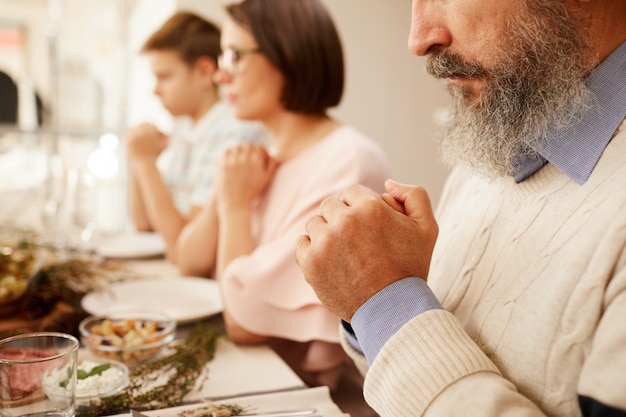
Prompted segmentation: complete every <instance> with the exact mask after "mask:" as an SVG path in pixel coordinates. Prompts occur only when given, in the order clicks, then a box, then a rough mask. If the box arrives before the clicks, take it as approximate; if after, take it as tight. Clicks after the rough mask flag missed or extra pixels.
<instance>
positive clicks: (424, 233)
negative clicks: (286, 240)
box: [296, 180, 439, 321]
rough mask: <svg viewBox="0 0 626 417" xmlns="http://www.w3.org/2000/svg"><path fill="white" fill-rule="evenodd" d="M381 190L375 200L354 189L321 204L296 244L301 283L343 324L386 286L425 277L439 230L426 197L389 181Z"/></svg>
mask: <svg viewBox="0 0 626 417" xmlns="http://www.w3.org/2000/svg"><path fill="white" fill-rule="evenodd" d="M385 188H386V190H387V193H385V194H383V195H379V194H377V193H375V192H374V191H372V190H370V189H368V188H366V187H363V186H358V185H356V186H352V187H350V188H348V189H347V190H346V191H345V192H344V193H343V194H342V196H341V197H340V198H328V199H326V200H324V201H323V202H322V204H321V206H320V214H319V215H316V216H314V217H312V218H311V219H310V220H309V221H308V222H307V224H306V232H307V234H306V235H303V236H301V237H300V238H299V240H298V243H297V249H296V258H297V261H298V264H299V265H300V267H301V268H302V271H303V273H304V275H305V278H306V280H307V281H308V282H309V284H310V285H311V286H312V287H313V289H314V290H315V292H316V293H317V295H318V297H319V298H320V300H321V301H322V302H323V303H324V304H325V305H326V307H327V308H329V309H330V310H331V311H332V312H334V313H335V314H337V315H338V316H339V317H341V318H342V319H344V320H346V321H350V320H351V319H352V316H353V315H354V313H355V312H356V310H357V309H358V308H359V307H360V306H361V305H362V304H363V303H364V302H365V301H367V300H368V299H369V298H371V297H372V296H373V295H374V294H376V293H377V292H378V291H380V290H381V289H383V288H384V287H386V286H387V285H389V284H391V283H393V282H395V281H398V280H400V279H403V278H406V277H420V278H423V279H427V276H428V269H429V267H430V259H431V256H432V252H433V248H434V246H435V241H436V239H437V234H438V231H439V229H438V226H437V222H436V220H435V217H434V214H433V211H432V207H431V204H430V199H429V197H428V194H427V193H426V191H425V190H424V189H423V188H421V187H416V186H408V185H401V184H398V183H396V182H394V181H391V180H388V181H387V182H386V184H385Z"/></svg>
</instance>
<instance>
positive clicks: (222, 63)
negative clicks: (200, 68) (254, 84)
mask: <svg viewBox="0 0 626 417" xmlns="http://www.w3.org/2000/svg"><path fill="white" fill-rule="evenodd" d="M259 52H261V49H260V48H254V49H246V50H242V49H235V48H228V49H225V50H224V52H222V54H221V55H220V56H219V57H218V58H217V66H218V67H219V69H221V70H222V71H224V72H226V73H227V74H228V75H230V76H231V77H234V76H235V75H237V72H238V69H239V68H238V66H239V65H238V64H239V60H240V59H241V58H242V57H244V56H246V55H249V54H256V53H259Z"/></svg>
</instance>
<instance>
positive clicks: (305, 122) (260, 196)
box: [177, 0, 391, 416]
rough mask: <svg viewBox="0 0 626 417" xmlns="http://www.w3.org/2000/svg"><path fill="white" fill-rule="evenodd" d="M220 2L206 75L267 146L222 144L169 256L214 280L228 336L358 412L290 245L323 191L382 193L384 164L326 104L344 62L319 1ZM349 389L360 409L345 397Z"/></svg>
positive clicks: (334, 94) (332, 332)
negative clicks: (200, 200) (205, 194)
mask: <svg viewBox="0 0 626 417" xmlns="http://www.w3.org/2000/svg"><path fill="white" fill-rule="evenodd" d="M227 12H228V18H227V20H226V22H225V23H224V25H223V28H222V39H221V45H222V55H221V57H220V59H219V69H218V71H217V73H216V75H215V79H216V81H217V82H219V83H220V84H222V86H223V89H224V94H225V97H226V98H227V99H228V100H229V101H230V102H231V103H232V105H233V108H234V111H235V115H236V116H237V117H238V118H240V119H243V120H251V121H259V122H261V123H262V124H263V125H264V126H265V128H266V130H267V131H268V132H269V133H270V139H271V142H272V147H271V148H270V149H267V148H265V147H263V146H262V145H256V144H247V145H242V146H238V147H234V148H231V149H229V150H227V151H226V152H225V154H224V156H223V157H222V160H221V162H220V165H219V166H218V172H217V173H216V182H215V188H214V194H213V196H212V198H211V199H210V202H209V203H208V204H207V205H206V206H205V207H204V209H203V211H202V212H201V213H200V214H199V215H198V216H197V217H196V218H195V219H194V220H193V221H192V222H191V223H190V224H189V225H188V226H187V227H186V228H185V230H183V232H182V233H181V238H180V239H179V245H178V250H177V262H178V265H179V267H180V269H181V272H182V273H183V274H184V275H203V276H212V277H215V278H216V279H217V280H218V281H219V283H220V287H221V289H222V297H223V301H224V306H225V308H224V319H225V323H226V329H227V331H228V334H229V335H230V337H231V338H232V339H233V341H235V342H236V343H267V344H268V345H270V346H272V347H273V348H274V349H275V350H276V352H277V353H278V354H280V355H281V356H282V357H283V358H284V359H285V361H286V362H287V363H288V364H289V365H290V366H291V367H292V368H293V369H294V371H295V372H296V373H297V374H298V375H299V376H300V377H301V378H302V379H303V380H304V381H305V382H307V383H308V384H310V385H328V386H330V387H331V392H333V394H334V398H336V401H337V403H338V404H339V405H340V406H343V407H344V409H345V411H348V412H351V413H352V415H355V416H356V415H359V416H362V415H367V414H368V413H370V412H371V410H369V409H368V408H367V407H366V405H365V403H364V402H363V400H362V394H361V392H360V388H361V384H362V380H361V379H360V377H357V372H356V370H355V369H354V368H353V365H352V364H351V362H349V361H348V360H347V357H346V354H345V353H344V352H343V350H342V348H341V346H340V344H339V332H338V330H339V320H338V318H337V317H336V316H335V315H333V314H331V313H330V312H329V310H327V309H326V308H325V307H324V306H323V305H322V304H321V302H320V301H319V299H318V298H317V296H316V295H315V293H314V292H313V291H312V289H311V287H310V286H309V285H308V284H307V283H306V281H305V280H304V277H303V275H302V272H301V270H300V268H299V267H298V265H297V263H296V260H295V243H296V241H297V238H298V236H299V235H301V234H302V233H304V225H305V223H306V219H308V218H309V217H311V216H312V215H313V214H314V213H315V212H316V211H317V208H318V207H319V205H320V203H321V202H322V201H323V200H324V199H326V198H328V197H331V196H335V197H336V196H339V195H340V193H341V191H342V190H344V189H345V188H346V187H347V186H348V185H351V184H355V183H357V184H363V185H366V186H368V187H371V188H374V189H376V190H379V191H381V192H382V191H383V190H384V181H385V179H386V178H388V177H389V176H390V175H391V172H390V168H389V163H388V161H387V158H386V157H385V155H384V153H383V152H382V150H381V149H380V148H379V146H377V145H376V144H375V143H374V142H373V141H372V140H370V139H369V138H367V137H366V136H365V135H363V134H362V133H360V132H359V131H357V130H356V129H354V128H352V127H350V126H348V125H345V124H342V123H341V122H339V121H337V120H335V119H333V118H332V117H330V116H329V114H328V110H329V109H330V108H331V107H334V106H336V105H337V104H338V103H339V102H340V100H341V96H342V93H343V86H344V61H343V50H342V46H341V41H340V39H339V35H338V33H337V30H336V28H335V26H334V24H333V21H332V18H331V16H330V15H329V14H328V12H327V10H326V9H325V8H324V6H323V5H322V4H321V3H320V1H318V0H289V1H285V0H246V1H243V2H242V3H239V4H234V5H230V6H228V7H227ZM352 377H354V379H352V380H350V378H352ZM348 381H350V382H349V383H348ZM350 389H352V391H351V392H353V393H354V397H353V398H351V399H348V400H349V401H353V402H354V401H355V399H356V402H360V403H359V406H361V405H362V406H363V408H362V409H350V408H349V407H348V406H347V405H345V403H344V399H346V398H347V397H349V395H347V396H344V395H343V394H345V393H346V392H347V391H349V390H350ZM342 390H345V391H342Z"/></svg>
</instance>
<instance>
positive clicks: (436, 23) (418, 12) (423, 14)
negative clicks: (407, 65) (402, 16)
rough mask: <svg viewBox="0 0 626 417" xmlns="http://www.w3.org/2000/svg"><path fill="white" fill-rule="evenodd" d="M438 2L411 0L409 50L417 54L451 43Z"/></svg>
mask: <svg viewBox="0 0 626 417" xmlns="http://www.w3.org/2000/svg"><path fill="white" fill-rule="evenodd" d="M440 3H441V2H440V1H438V0H413V7H412V14H411V32H410V34H409V50H410V51H411V52H412V53H413V54H415V55H417V56H424V55H427V54H428V53H430V52H432V50H433V49H437V48H438V47H444V48H445V47H448V46H450V44H451V43H452V35H451V33H450V31H449V29H448V28H447V26H446V24H445V18H444V16H445V14H444V10H443V9H442V6H441V4H440Z"/></svg>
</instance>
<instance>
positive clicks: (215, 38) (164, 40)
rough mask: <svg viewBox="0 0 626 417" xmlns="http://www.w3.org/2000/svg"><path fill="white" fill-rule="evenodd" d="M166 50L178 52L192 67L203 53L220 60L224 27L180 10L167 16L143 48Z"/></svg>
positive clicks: (145, 50) (144, 50) (146, 50)
mask: <svg viewBox="0 0 626 417" xmlns="http://www.w3.org/2000/svg"><path fill="white" fill-rule="evenodd" d="M163 50H171V51H176V52H178V53H179V54H180V57H181V58H182V59H183V61H185V62H186V63H187V64H188V65H190V66H191V65H193V64H195V63H196V61H197V60H198V58H201V57H203V56H204V57H209V58H212V59H213V60H215V61H216V62H217V57H218V56H219V55H220V53H221V49H220V29H219V28H218V27H217V26H216V25H215V24H213V23H212V22H209V21H208V20H206V19H204V18H202V17H200V16H198V15H197V14H195V13H192V12H186V11H179V12H177V13H175V14H173V15H172V16H171V17H170V18H169V19H167V20H166V21H165V23H163V25H162V26H161V27H160V28H159V29H157V31H156V32H154V33H153V34H152V35H151V36H150V37H149V38H148V40H147V41H146V42H145V43H144V45H143V47H142V48H141V52H143V53H146V52H150V51H163Z"/></svg>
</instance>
